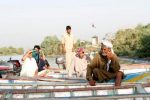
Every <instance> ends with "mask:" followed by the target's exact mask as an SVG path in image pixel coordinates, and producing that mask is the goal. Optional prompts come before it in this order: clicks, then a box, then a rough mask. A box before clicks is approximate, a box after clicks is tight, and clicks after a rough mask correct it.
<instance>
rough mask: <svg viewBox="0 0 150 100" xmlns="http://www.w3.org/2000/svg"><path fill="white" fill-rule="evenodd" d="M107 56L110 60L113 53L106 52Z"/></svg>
mask: <svg viewBox="0 0 150 100" xmlns="http://www.w3.org/2000/svg"><path fill="white" fill-rule="evenodd" d="M107 58H108V59H110V60H111V59H112V58H113V53H112V52H111V51H109V52H107Z"/></svg>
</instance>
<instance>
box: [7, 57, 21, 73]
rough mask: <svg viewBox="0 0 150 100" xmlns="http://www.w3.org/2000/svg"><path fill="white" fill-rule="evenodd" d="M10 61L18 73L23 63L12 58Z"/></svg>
mask: <svg viewBox="0 0 150 100" xmlns="http://www.w3.org/2000/svg"><path fill="white" fill-rule="evenodd" d="M8 62H9V63H12V64H13V71H15V72H16V73H19V72H20V71H21V64H20V62H19V60H11V58H10V60H9V61H8Z"/></svg>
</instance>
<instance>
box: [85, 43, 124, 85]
mask: <svg viewBox="0 0 150 100" xmlns="http://www.w3.org/2000/svg"><path fill="white" fill-rule="evenodd" d="M112 47H113V46H112V44H111V43H110V42H109V41H103V42H102V46H101V51H100V52H99V53H98V54H97V55H96V56H95V57H94V59H93V60H92V62H91V64H89V65H88V67H87V75H86V78H87V80H88V81H89V84H90V85H91V86H94V85H95V81H99V82H104V81H108V80H110V79H115V86H120V85H121V81H122V78H123V72H121V71H119V70H120V64H119V61H118V59H117V56H116V55H115V54H114V52H113V49H112Z"/></svg>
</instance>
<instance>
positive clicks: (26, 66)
mask: <svg viewBox="0 0 150 100" xmlns="http://www.w3.org/2000/svg"><path fill="white" fill-rule="evenodd" d="M22 61H23V65H22V69H21V72H20V76H25V77H33V76H36V75H37V74H38V66H37V63H36V60H35V59H34V58H33V57H32V51H28V52H27V53H26V54H25V55H24V56H23V58H22Z"/></svg>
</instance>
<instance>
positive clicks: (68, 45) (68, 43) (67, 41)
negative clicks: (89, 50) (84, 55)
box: [62, 33, 75, 52]
mask: <svg viewBox="0 0 150 100" xmlns="http://www.w3.org/2000/svg"><path fill="white" fill-rule="evenodd" d="M62 44H64V45H65V49H66V52H70V51H72V49H73V45H74V44H75V39H74V36H73V34H71V33H70V34H68V33H65V34H64V36H63V38H62Z"/></svg>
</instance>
